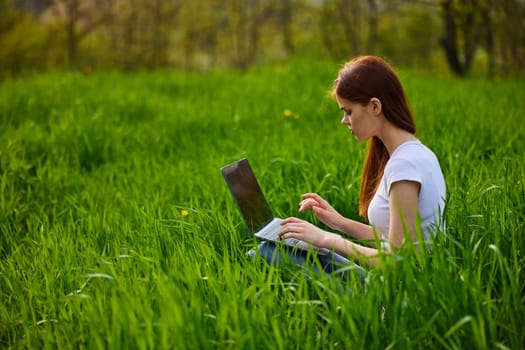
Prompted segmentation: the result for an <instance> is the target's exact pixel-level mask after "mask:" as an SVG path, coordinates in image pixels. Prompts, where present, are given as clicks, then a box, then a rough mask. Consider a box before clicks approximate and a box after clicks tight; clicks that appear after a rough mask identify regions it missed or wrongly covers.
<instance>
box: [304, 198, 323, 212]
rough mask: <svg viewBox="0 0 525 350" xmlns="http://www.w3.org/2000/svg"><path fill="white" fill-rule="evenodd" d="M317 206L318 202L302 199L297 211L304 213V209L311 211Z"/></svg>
mask: <svg viewBox="0 0 525 350" xmlns="http://www.w3.org/2000/svg"><path fill="white" fill-rule="evenodd" d="M317 206H319V202H317V201H316V200H314V199H312V198H307V199H303V200H302V201H301V203H299V211H300V212H302V211H305V210H306V209H312V208H313V207H317Z"/></svg>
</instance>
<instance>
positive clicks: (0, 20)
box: [0, 0, 525, 77]
mask: <svg viewBox="0 0 525 350" xmlns="http://www.w3.org/2000/svg"><path fill="white" fill-rule="evenodd" d="M0 14H1V15H0V77H7V76H17V75H20V74H27V73H34V72H40V71H47V70H62V69H75V70H79V71H82V72H84V73H90V72H92V71H94V70H108V69H111V70H122V71H135V70H153V69H159V68H176V69H184V70H195V71H208V70H214V69H236V70H245V69H248V68H249V67H251V66H253V65H256V64H265V63H276V62H277V63H278V62H285V61H287V60H290V59H292V58H297V57H305V58H308V59H330V60H334V61H336V62H338V63H342V62H344V61H346V60H347V59H349V58H350V57H352V56H355V55H359V54H376V55H380V56H383V57H385V58H387V59H388V60H390V61H391V62H393V63H394V64H395V65H396V66H402V67H407V68H411V69H421V70H432V71H433V72H440V73H446V74H454V75H457V76H466V75H475V76H489V77H499V76H509V75H515V74H517V73H518V74H521V73H523V71H524V68H525V0H419V1H417V0H412V1H410V0H404V1H403V0H397V1H394V0H392V1H389V0H0Z"/></svg>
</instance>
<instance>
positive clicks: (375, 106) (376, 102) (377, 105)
mask: <svg viewBox="0 0 525 350" xmlns="http://www.w3.org/2000/svg"><path fill="white" fill-rule="evenodd" d="M370 107H371V108H372V112H374V114H376V115H379V114H381V112H382V106H381V100H380V99H378V98H377V97H372V98H371V99H370Z"/></svg>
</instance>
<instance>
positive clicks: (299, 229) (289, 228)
mask: <svg viewBox="0 0 525 350" xmlns="http://www.w3.org/2000/svg"><path fill="white" fill-rule="evenodd" d="M332 236H335V235H334V234H333V233H330V232H327V231H324V230H321V229H320V228H319V227H317V226H315V225H312V224H311V223H309V222H308V221H304V220H301V219H298V218H294V217H292V218H287V219H284V220H283V221H282V222H281V231H280V232H279V238H281V239H287V238H296V239H300V240H301V241H305V242H308V243H311V244H313V245H315V246H316V247H319V248H328V246H329V245H330V243H329V242H330V241H329V239H330V238H331V237H332Z"/></svg>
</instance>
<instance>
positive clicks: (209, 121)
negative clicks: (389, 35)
mask: <svg viewBox="0 0 525 350" xmlns="http://www.w3.org/2000/svg"><path fill="white" fill-rule="evenodd" d="M338 68H339V65H336V64H334V63H330V62H309V61H301V60H297V61H292V62H291V63H289V64H281V65H267V66H262V67H257V68H253V69H251V70H249V71H247V72H244V73H239V72H210V73H187V72H176V71H159V72H151V73H147V72H144V73H133V74H122V73H112V72H107V73H92V74H89V75H84V74H81V73H47V74H41V75H36V76H32V77H26V78H20V79H12V80H6V81H3V82H2V83H1V85H0V293H1V299H2V303H1V304H0V347H2V348H13V349H18V348H35V349H36V348H39V349H46V348H61V349H70V348H75V349H84V348H90V349H91V348H97V349H98V348H111V349H195V348H220V349H223V348H228V349H294V348H300V349H318V348H323V349H385V348H388V349H412V348H414V349H419V348H422V349H428V348H442V349H521V348H523V347H524V346H525V335H524V334H525V333H524V332H523V325H524V324H525V306H524V302H525V300H524V295H525V273H524V265H525V235H524V233H525V229H524V222H525V184H524V181H525V159H524V158H525V157H524V155H525V152H524V150H525V144H524V142H523V140H524V139H525V127H524V126H523V113H524V112H525V84H524V83H523V81H522V80H519V79H515V80H513V79H509V80H502V81H490V80H484V79H474V78H471V79H464V80H459V79H455V78H450V77H439V76H434V75H431V74H428V73H416V72H413V71H405V70H401V71H400V72H399V73H400V76H401V79H402V82H403V84H404V85H405V87H406V91H407V94H408V96H409V100H410V104H411V106H412V109H413V111H414V114H415V118H416V123H417V126H418V132H417V135H418V137H419V138H420V139H421V140H422V141H423V143H425V144H427V145H428V146H429V147H430V148H432V149H433V150H434V152H435V153H436V154H437V156H438V158H439V159H440V162H441V166H442V169H443V172H444V174H445V178H446V182H447V209H446V212H445V217H446V221H447V231H446V235H440V236H439V237H437V238H436V241H435V242H434V245H433V249H432V252H431V253H429V254H419V255H418V254H414V252H413V251H411V250H410V249H408V248H407V249H406V250H403V251H401V252H399V254H398V255H397V256H396V257H395V259H394V260H395V263H389V262H388V261H390V260H388V261H387V260H385V266H386V267H387V268H385V269H367V270H366V271H362V270H359V271H353V270H354V269H353V268H352V267H349V269H350V270H351V271H352V274H351V278H350V279H349V280H348V281H346V282H345V288H344V290H342V289H341V288H338V286H339V284H338V281H336V280H334V279H329V278H326V276H315V275H314V276H312V277H310V278H309V277H308V276H306V275H305V273H304V272H302V271H301V270H297V269H291V268H284V267H271V266H263V265H260V264H258V263H254V262H253V261H251V260H250V259H249V258H248V257H247V256H246V252H247V251H248V250H249V249H250V248H252V247H254V246H255V245H256V244H257V242H256V241H255V240H254V239H253V238H252V237H250V236H249V235H248V234H247V232H246V229H245V227H244V226H243V224H242V222H241V217H240V215H239V213H238V211H237V208H236V207H235V203H234V202H233V200H232V197H231V195H230V194H229V192H228V188H227V186H226V185H225V183H224V180H223V178H222V175H221V173H220V171H219V169H220V167H221V166H223V165H225V164H227V163H230V162H232V161H235V160H237V159H239V158H242V157H247V158H248V159H249V160H250V162H251V164H252V166H253V167H254V170H255V172H256V175H257V176H258V178H259V181H260V184H261V187H262V188H263V190H264V192H265V194H266V196H267V198H268V199H269V201H270V203H271V206H272V208H273V209H274V210H275V214H276V215H279V216H283V217H286V216H292V215H293V216H299V217H302V218H307V219H309V220H312V221H314V222H316V223H317V221H316V220H315V218H314V217H313V216H312V215H311V213H298V212H297V208H298V203H299V200H300V194H302V193H304V192H311V191H315V192H317V193H319V194H321V195H322V196H324V197H325V198H326V199H327V200H329V201H330V202H331V204H332V205H333V206H334V207H336V208H337V209H338V210H339V211H340V212H341V213H343V214H344V215H346V216H348V217H351V218H354V219H360V218H359V217H358V215H357V199H358V191H359V181H360V173H361V167H362V163H363V156H364V152H365V148H366V145H365V144H363V143H359V142H357V141H356V140H354V138H353V136H352V135H351V134H350V133H349V132H348V130H347V129H346V128H345V127H343V126H341V125H340V120H341V118H342V115H341V112H340V111H339V109H338V107H337V104H336V103H335V102H334V101H333V99H332V98H331V97H330V96H329V94H328V91H329V90H330V88H331V84H332V82H333V80H334V78H335V75H336V72H337V70H338ZM354 272H355V273H354ZM360 276H364V278H365V280H366V284H365V285H364V286H363V285H362V284H361V283H360ZM348 290H351V291H352V293H349V292H348Z"/></svg>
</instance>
